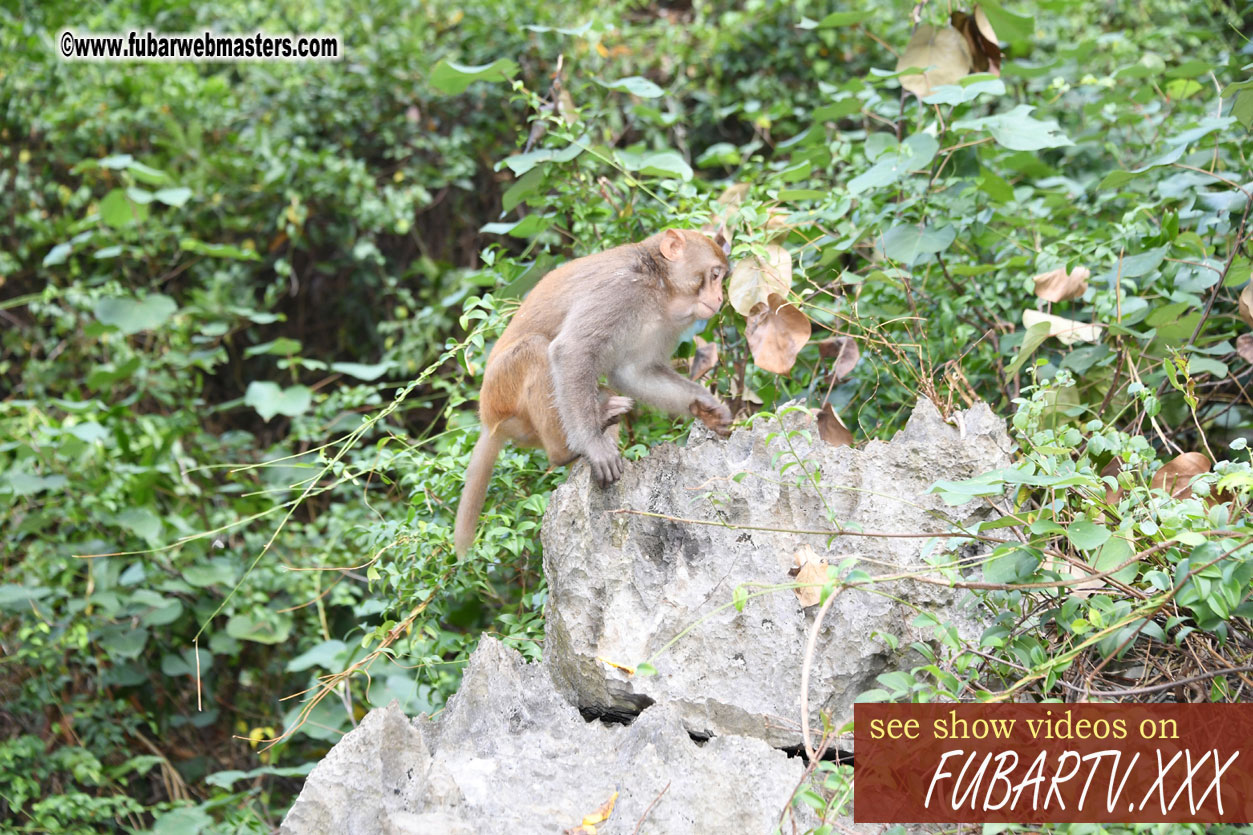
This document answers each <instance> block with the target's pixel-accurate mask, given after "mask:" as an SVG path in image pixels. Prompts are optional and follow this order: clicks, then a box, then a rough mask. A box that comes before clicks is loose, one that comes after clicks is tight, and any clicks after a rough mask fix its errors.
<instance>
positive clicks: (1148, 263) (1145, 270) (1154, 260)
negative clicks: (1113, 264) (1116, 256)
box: [1121, 245, 1170, 278]
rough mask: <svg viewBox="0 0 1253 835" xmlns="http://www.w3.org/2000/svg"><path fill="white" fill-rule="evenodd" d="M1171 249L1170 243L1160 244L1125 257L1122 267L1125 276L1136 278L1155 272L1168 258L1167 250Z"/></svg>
mask: <svg viewBox="0 0 1253 835" xmlns="http://www.w3.org/2000/svg"><path fill="white" fill-rule="evenodd" d="M1169 249H1170V246H1169V245H1167V246H1159V247H1157V248H1156V249H1150V250H1149V251H1147V252H1141V253H1139V254H1138V255H1130V256H1127V257H1126V258H1123V259H1122V268H1121V271H1122V276H1123V278H1134V277H1136V276H1140V275H1148V274H1149V273H1151V272H1153V270H1155V269H1157V267H1158V265H1159V264H1161V263H1162V261H1163V260H1164V259H1165V258H1166V252H1167V250H1169Z"/></svg>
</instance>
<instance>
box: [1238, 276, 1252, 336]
mask: <svg viewBox="0 0 1253 835" xmlns="http://www.w3.org/2000/svg"><path fill="white" fill-rule="evenodd" d="M1240 318H1241V319H1243V320H1244V324H1246V325H1248V326H1249V327H1251V328H1253V281H1250V282H1249V283H1248V284H1246V285H1244V290H1242V291H1241V292H1240Z"/></svg>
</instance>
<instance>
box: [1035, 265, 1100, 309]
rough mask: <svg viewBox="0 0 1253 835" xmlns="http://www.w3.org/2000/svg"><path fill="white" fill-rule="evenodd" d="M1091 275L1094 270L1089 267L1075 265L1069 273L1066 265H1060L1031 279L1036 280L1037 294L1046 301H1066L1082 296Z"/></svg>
mask: <svg viewBox="0 0 1253 835" xmlns="http://www.w3.org/2000/svg"><path fill="white" fill-rule="evenodd" d="M1091 276H1092V271H1091V270H1089V269H1088V268H1087V267H1075V268H1074V269H1073V270H1071V271H1070V272H1069V273H1067V272H1066V268H1065V267H1058V268H1057V269H1055V270H1050V271H1049V272H1046V273H1040V274H1039V275H1037V276H1036V277H1035V278H1033V279H1031V280H1032V281H1034V282H1035V294H1036V295H1037V296H1039V297H1040V298H1042V299H1044V300H1045V301H1046V302H1064V301H1069V300H1070V299H1077V298H1079V297H1080V296H1082V295H1083V294H1084V293H1085V292H1086V291H1087V289H1088V279H1089V278H1090V277H1091Z"/></svg>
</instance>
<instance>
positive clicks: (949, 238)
mask: <svg viewBox="0 0 1253 835" xmlns="http://www.w3.org/2000/svg"><path fill="white" fill-rule="evenodd" d="M956 239H957V229H956V228H955V227H953V226H941V227H940V228H938V229H936V228H935V227H933V226H926V227H922V228H919V227H918V226H917V225H916V224H913V223H900V224H897V225H896V226H893V227H892V228H891V229H889V230H888V231H887V232H886V233H884V235H883V254H884V255H886V256H887V257H888V258H890V259H892V260H893V261H898V262H900V263H902V264H913V263H914V262H915V261H917V260H918V259H919V258H921V257H922V256H924V255H934V254H935V253H937V252H943V251H944V250H946V249H948V248H949V246H951V245H952V243H953V241H955V240H956Z"/></svg>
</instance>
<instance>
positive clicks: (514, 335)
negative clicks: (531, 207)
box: [479, 244, 639, 442]
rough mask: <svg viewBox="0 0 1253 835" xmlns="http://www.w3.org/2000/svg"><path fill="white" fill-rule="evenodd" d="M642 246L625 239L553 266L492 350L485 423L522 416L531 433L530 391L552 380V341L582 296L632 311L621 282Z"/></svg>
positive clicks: (483, 399)
mask: <svg viewBox="0 0 1253 835" xmlns="http://www.w3.org/2000/svg"><path fill="white" fill-rule="evenodd" d="M638 252H639V244H623V245H621V246H617V247H614V248H613V249H608V250H605V251H604V252H597V253H593V254H591V255H585V256H583V257H582V258H576V259H574V260H573V261H567V262H566V263H564V264H562V265H561V266H559V267H557V268H555V269H553V270H551V271H550V272H548V273H546V274H545V275H544V276H543V277H542V278H541V279H540V280H539V282H537V283H536V285H535V287H533V288H532V289H531V292H530V293H528V294H527V296H526V298H525V299H523V301H522V304H521V306H520V307H519V308H518V310H517V311H516V312H515V313H514V315H513V318H512V319H510V320H509V324H508V325H507V326H506V327H505V330H504V332H503V333H502V334H501V335H500V338H499V339H498V340H497V341H496V344H495V346H493V347H492V351H491V354H490V355H489V356H488V359H487V367H486V369H485V370H484V373H483V387H482V390H481V392H480V394H479V407H480V417H481V419H482V421H483V424H484V426H486V427H488V429H489V430H494V429H495V428H496V427H497V426H498V425H500V424H501V423H502V422H503V421H506V420H510V419H516V420H515V424H517V422H518V421H521V423H522V425H521V426H515V430H520V431H521V434H531V433H530V431H529V426H530V424H532V423H533V420H532V419H531V416H529V415H527V414H526V413H525V403H526V402H528V397H527V396H526V395H527V392H528V390H529V389H533V388H534V387H536V386H540V387H549V386H550V385H551V380H550V371H549V366H548V347H549V345H550V344H551V343H552V341H553V340H554V339H556V338H557V335H558V334H560V333H561V332H562V329H563V328H565V327H566V323H567V319H568V317H569V315H570V313H571V309H572V306H573V305H574V303H575V302H576V300H579V299H587V298H593V299H598V300H604V299H608V302H607V304H609V305H613V306H614V307H615V308H616V309H618V310H620V311H621V314H622V315H630V309H631V300H630V299H629V298H628V297H626V294H623V293H622V292H621V285H622V281H623V278H624V274H626V273H629V272H631V269H630V268H631V267H632V265H634V264H635V262H636V261H637V260H638V257H639V255H638ZM601 306H602V307H603V305H601ZM591 326H593V323H592V322H590V321H581V322H580V323H579V328H580V329H583V328H585V327H591ZM580 341H581V342H582V344H593V345H596V346H597V347H598V349H599V350H602V351H604V352H606V353H607V354H611V353H613V346H611V345H608V344H604V343H603V342H597V341H596V340H595V338H594V337H592V338H585V339H583V340H580ZM537 374H538V375H539V377H540V379H537V378H536V375H537ZM545 399H547V398H545ZM519 440H523V439H519ZM524 442H525V441H524Z"/></svg>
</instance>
